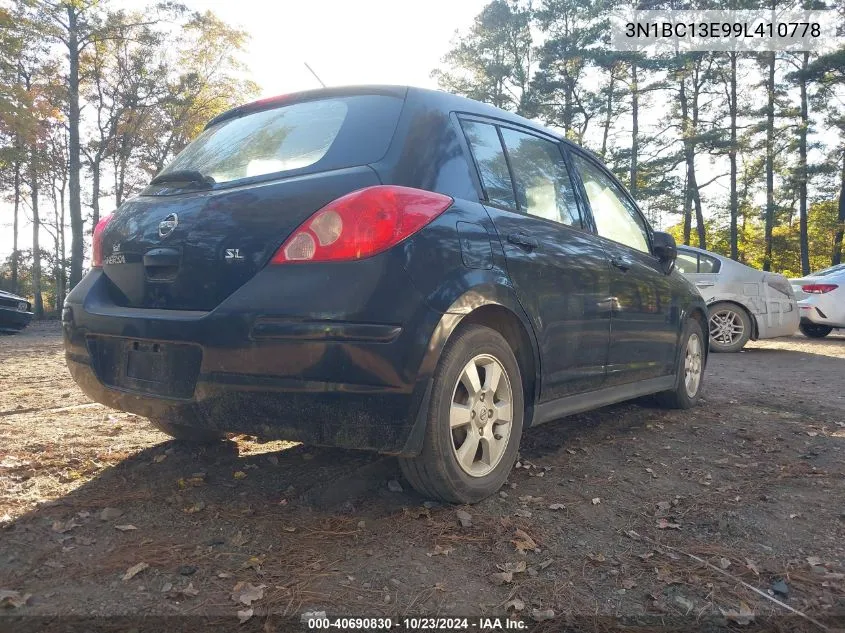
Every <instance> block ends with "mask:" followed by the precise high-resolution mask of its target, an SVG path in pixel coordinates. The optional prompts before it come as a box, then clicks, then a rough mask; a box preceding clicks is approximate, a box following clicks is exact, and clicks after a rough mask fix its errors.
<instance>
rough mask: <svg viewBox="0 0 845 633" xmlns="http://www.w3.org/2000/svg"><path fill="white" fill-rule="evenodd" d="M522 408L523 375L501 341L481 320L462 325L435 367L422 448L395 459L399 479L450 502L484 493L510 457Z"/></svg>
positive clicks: (500, 478) (500, 477) (504, 473)
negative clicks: (491, 413) (414, 453)
mask: <svg viewBox="0 0 845 633" xmlns="http://www.w3.org/2000/svg"><path fill="white" fill-rule="evenodd" d="M473 371H474V372H475V379H476V381H475V385H476V387H473V389H474V390H475V392H476V393H475V395H474V396H473V395H472V394H471V391H470V389H469V388H468V385H470V386H471V385H472V384H473V379H472V372H473ZM497 375H498V380H496V376H497ZM491 401H492V403H493V405H495V406H491ZM490 411H494V414H493V415H492V416H491V415H490V413H489V412H490ZM524 414H525V401H524V396H523V385H522V376H521V374H520V371H519V365H518V364H517V362H516V357H515V356H514V353H513V350H511V348H510V346H509V345H508V343H507V341H506V340H505V339H504V337H503V336H502V335H501V334H499V333H498V332H496V331H495V330H493V329H490V328H488V327H485V326H482V325H469V326H466V327H464V328H461V329H460V330H459V331H458V332H457V333H456V334H455V335H454V338H453V339H452V340H450V341H449V342H448V343H447V344H446V348H445V349H444V351H443V354H442V356H441V357H440V361H439V363H438V365H437V369H436V370H435V372H434V383H433V385H432V391H431V400H430V404H429V410H428V417H427V421H426V429H425V436H424V440H423V448H422V451H421V452H420V454H419V455H418V456H416V457H412V458H400V459H399V465H400V467H401V469H402V473H403V474H404V476H405V479H407V481H408V483H409V484H411V486H413V487H414V488H415V489H416V490H417V491H418V492H419V493H420V494H422V495H424V496H426V497H432V498H436V499H440V500H442V501H446V502H449V503H476V502H478V501H481V500H482V499H485V498H486V497H489V496H490V495H492V494H493V493H495V492H496V491H497V490H498V489H499V488H501V487H502V484H504V483H505V480H506V479H507V478H508V475H509V474H510V471H511V468H513V464H514V462H515V461H516V456H517V451H518V450H519V441H520V439H521V437H522V424H523V418H524ZM508 417H510V421H509V422H508V421H507V418H508ZM452 419H454V420H455V422H456V423H457V424H455V426H454V428H453V426H452V422H451V421H452ZM467 442H469V443H467ZM461 449H463V450H461ZM459 456H461V458H462V461H461V462H459Z"/></svg>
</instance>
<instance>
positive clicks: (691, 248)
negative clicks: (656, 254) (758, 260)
mask: <svg viewBox="0 0 845 633" xmlns="http://www.w3.org/2000/svg"><path fill="white" fill-rule="evenodd" d="M678 250H679V251H692V252H694V253H700V254H701V255H708V256H709V257H713V258H715V259H718V260H719V261H723V262H724V261H729V262H733V263H734V264H739V265H740V266H745V264H742V263H741V262H737V261H734V260H732V259H730V258H729V257H725V256H724V255H719V253H714V252H712V251H706V250H704V249H703V248H698V247H697V246H688V245H686V244H679V245H678ZM749 268H750V266H749Z"/></svg>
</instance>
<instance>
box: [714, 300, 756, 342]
mask: <svg viewBox="0 0 845 633" xmlns="http://www.w3.org/2000/svg"><path fill="white" fill-rule="evenodd" d="M717 303H730V304H733V305H735V306H736V307H738V308H739V309H740V310H742V311H743V312H745V314H746V315H747V316H748V318H749V319H750V320H751V340H752V341H756V340H757V339H758V338H760V324H759V323H758V322H757V315H755V314H754V312H752V311H751V309H750V308H749V307H748V306H747V305H745V304H744V303H742V302H741V301H739V300H737V299H734V298H722V297H716V298H713V299H712V300H711V301H709V302H708V303H707V308H708V309H710V308H711V307H712V306H714V305H716V304H717ZM707 320H708V322H709V320H710V318H709V316H708V319H707ZM705 332H707V333H708V334H709V332H710V328H709V326H708V328H706V329H705Z"/></svg>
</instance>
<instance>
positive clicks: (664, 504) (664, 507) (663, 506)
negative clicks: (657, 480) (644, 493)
mask: <svg viewBox="0 0 845 633" xmlns="http://www.w3.org/2000/svg"><path fill="white" fill-rule="evenodd" d="M671 508H672V502H671V501H658V502H657V509H658V510H660V511H661V512H666V511H668V510H670V509H671Z"/></svg>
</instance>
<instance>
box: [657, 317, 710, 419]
mask: <svg viewBox="0 0 845 633" xmlns="http://www.w3.org/2000/svg"><path fill="white" fill-rule="evenodd" d="M695 341H697V353H696V349H695V347H696V343H695ZM696 355H697V360H696V358H695V357H696ZM704 361H705V355H704V330H703V329H702V328H701V323H699V322H698V320H697V319H689V320H688V321H687V322H686V325H684V332H683V336H682V337H681V348H680V353H679V354H678V364H677V367H676V368H675V376H676V384H675V388H674V389H672V390H671V391H664V392H662V393H659V394H657V402H658V404H660V405H661V406H664V407H666V408H669V409H690V408H692V407H694V406H695V405H696V403H697V402H698V399H699V397H700V396H701V387H702V386H703V384H704ZM690 373H697V375H698V380H697V381H696V383H695V385H694V387H691V386H690V383H689V382H688V380H687V378H688V376H689V375H690Z"/></svg>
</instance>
